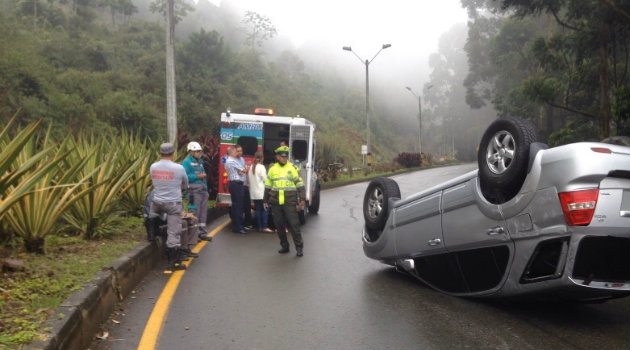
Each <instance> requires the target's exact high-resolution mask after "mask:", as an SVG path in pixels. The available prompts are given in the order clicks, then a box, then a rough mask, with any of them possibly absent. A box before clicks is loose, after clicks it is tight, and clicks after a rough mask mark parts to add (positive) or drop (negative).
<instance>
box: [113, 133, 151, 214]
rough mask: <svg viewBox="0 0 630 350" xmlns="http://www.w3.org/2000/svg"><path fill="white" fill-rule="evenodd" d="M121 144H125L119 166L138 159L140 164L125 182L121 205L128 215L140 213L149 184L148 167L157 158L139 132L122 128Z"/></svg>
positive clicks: (149, 144)
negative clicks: (129, 131) (134, 132)
mask: <svg viewBox="0 0 630 350" xmlns="http://www.w3.org/2000/svg"><path fill="white" fill-rule="evenodd" d="M121 139H122V144H123V145H125V146H124V147H123V148H122V150H123V157H121V162H122V164H121V166H122V165H124V164H127V163H129V162H132V161H134V160H136V159H140V165H139V166H138V167H137V168H136V171H135V172H134V174H133V175H132V176H131V178H130V179H129V180H128V182H127V183H126V184H125V186H124V187H123V189H122V193H121V197H122V198H121V199H122V200H121V206H122V208H123V209H124V211H125V212H126V214H128V215H140V213H141V210H142V206H143V204H144V199H145V197H146V195H147V192H148V188H149V187H150V186H151V177H150V176H149V167H150V166H151V163H153V162H154V161H155V160H157V153H156V152H155V150H154V146H153V145H152V144H151V143H150V142H148V141H142V140H141V138H140V134H136V135H135V136H134V135H133V134H132V133H128V132H126V131H124V130H123V132H122V135H121Z"/></svg>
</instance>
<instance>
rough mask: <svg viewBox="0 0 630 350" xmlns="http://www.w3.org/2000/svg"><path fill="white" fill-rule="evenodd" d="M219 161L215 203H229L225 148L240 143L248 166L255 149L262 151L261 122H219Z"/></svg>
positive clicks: (252, 158)
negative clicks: (217, 188)
mask: <svg viewBox="0 0 630 350" xmlns="http://www.w3.org/2000/svg"><path fill="white" fill-rule="evenodd" d="M220 135H221V150H220V154H221V163H220V164H219V181H220V183H219V193H218V195H217V205H230V204H231V203H232V201H231V200H230V192H229V184H228V179H227V172H226V171H225V162H226V160H227V149H228V148H229V147H230V146H236V145H240V146H241V147H243V158H244V159H245V164H246V166H250V165H251V164H252V162H253V160H254V154H255V153H256V151H262V142H263V136H264V135H263V123H262V122H254V121H244V120H241V121H238V120H234V121H231V122H223V123H222V124H221V132H220Z"/></svg>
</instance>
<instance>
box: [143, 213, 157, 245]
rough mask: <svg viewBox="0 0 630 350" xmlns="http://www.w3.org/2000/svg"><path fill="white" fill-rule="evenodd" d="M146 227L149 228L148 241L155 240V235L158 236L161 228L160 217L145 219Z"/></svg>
mask: <svg viewBox="0 0 630 350" xmlns="http://www.w3.org/2000/svg"><path fill="white" fill-rule="evenodd" d="M144 227H145V228H146V230H147V241H149V242H153V241H155V237H156V236H157V233H158V230H159V229H160V222H159V218H157V217H155V218H146V219H144Z"/></svg>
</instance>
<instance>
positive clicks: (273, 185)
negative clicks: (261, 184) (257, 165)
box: [265, 163, 304, 205]
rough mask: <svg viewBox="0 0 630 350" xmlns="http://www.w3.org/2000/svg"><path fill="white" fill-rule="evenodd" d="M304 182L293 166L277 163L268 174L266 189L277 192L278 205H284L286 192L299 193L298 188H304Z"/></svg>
mask: <svg viewBox="0 0 630 350" xmlns="http://www.w3.org/2000/svg"><path fill="white" fill-rule="evenodd" d="M303 186H304V182H303V181H302V178H301V177H300V174H299V173H298V171H297V169H296V168H295V167H294V166H293V164H289V163H287V164H285V165H284V166H283V165H281V164H280V163H275V164H274V165H273V166H272V167H271V168H269V171H268V172H267V179H265V187H266V188H269V189H270V190H271V191H277V193H278V204H280V205H283V204H284V192H285V191H297V188H298V187H303Z"/></svg>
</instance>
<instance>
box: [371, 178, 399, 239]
mask: <svg viewBox="0 0 630 350" xmlns="http://www.w3.org/2000/svg"><path fill="white" fill-rule="evenodd" d="M390 198H400V188H399V187H398V184H397V183H396V181H394V180H392V179H389V178H386V177H379V178H377V179H374V180H372V181H370V184H369V185H368V187H367V189H366V190H365V196H364V197H363V218H364V219H365V226H366V229H368V232H369V234H370V237H371V240H372V241H374V240H376V238H378V236H380V233H381V232H382V231H383V228H384V227H385V223H386V222H387V217H388V216H389V199H390Z"/></svg>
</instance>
